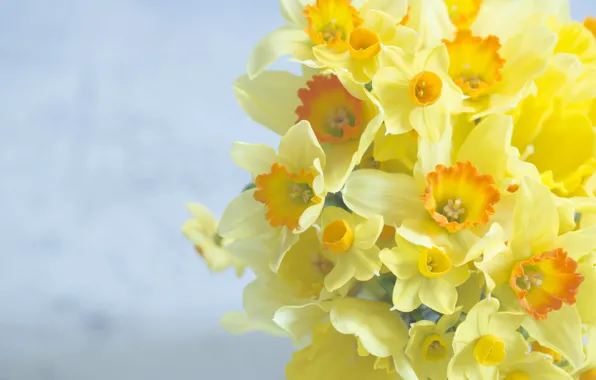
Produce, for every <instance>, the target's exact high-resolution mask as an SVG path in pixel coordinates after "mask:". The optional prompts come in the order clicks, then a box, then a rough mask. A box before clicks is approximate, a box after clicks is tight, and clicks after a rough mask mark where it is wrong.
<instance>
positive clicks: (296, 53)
mask: <svg viewBox="0 0 596 380" xmlns="http://www.w3.org/2000/svg"><path fill="white" fill-rule="evenodd" d="M280 8H281V13H282V16H283V18H284V20H285V22H286V25H285V26H283V27H281V28H279V29H277V30H275V31H273V32H271V33H270V34H268V35H267V36H265V37H264V38H263V39H262V40H261V41H259V43H258V44H257V46H256V48H255V49H254V51H253V53H252V55H251V57H250V59H249V61H248V64H247V72H248V76H249V77H251V78H254V77H256V76H258V75H259V74H260V73H262V72H263V71H264V70H265V69H266V68H267V67H268V66H269V65H271V64H272V63H273V62H275V61H276V60H277V59H278V58H280V57H282V56H284V55H291V56H293V57H294V58H295V59H297V60H299V61H303V62H309V63H310V64H313V65H317V63H316V62H314V61H315V57H314V55H313V48H314V47H318V46H326V47H329V48H330V49H333V50H334V51H337V52H342V51H348V50H349V49H350V47H352V49H354V50H356V51H357V52H361V54H363V55H367V54H370V52H371V51H374V50H375V49H376V48H375V47H374V46H370V47H372V49H370V50H369V49H366V48H364V46H362V45H360V44H361V43H367V41H369V39H367V38H365V39H362V38H361V37H362V36H361V35H360V34H361V33H360V32H361V30H360V29H358V28H360V27H361V26H362V24H363V22H364V20H366V19H367V15H368V13H369V12H371V11H373V10H374V11H381V12H383V13H385V14H387V15H388V16H390V17H391V18H392V19H393V20H397V21H395V22H396V23H398V22H399V21H400V20H402V18H403V17H404V16H405V15H406V12H407V2H406V1H404V0H397V1H391V2H379V1H375V0H366V1H354V2H353V1H352V0H316V1H315V0H282V1H280ZM356 29H358V30H357V31H356V33H355V35H354V36H352V32H353V31H354V30H356ZM375 33H376V32H375ZM369 42H370V41H369ZM372 45H374V43H373V44H372ZM367 47H368V46H367Z"/></svg>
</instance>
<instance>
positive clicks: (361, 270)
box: [320, 207, 383, 291]
mask: <svg viewBox="0 0 596 380" xmlns="http://www.w3.org/2000/svg"><path fill="white" fill-rule="evenodd" d="M320 224H321V230H322V241H323V246H324V247H325V249H326V251H327V256H334V258H333V260H332V261H333V262H334V263H335V265H334V266H333V268H332V269H331V270H330V272H329V274H327V276H326V277H325V288H327V290H329V291H334V290H336V289H339V288H341V287H342V286H344V285H345V284H347V283H348V281H350V280H351V279H352V278H355V279H356V280H358V281H367V280H370V279H371V278H372V277H373V276H374V275H375V274H376V275H378V274H379V270H380V269H381V259H380V258H379V248H378V247H377V246H376V245H375V243H376V242H377V239H378V238H379V236H380V234H381V232H382V230H383V218H381V217H373V218H371V219H369V220H364V219H362V218H359V217H357V216H356V215H354V214H351V213H349V212H347V211H345V210H343V209H341V208H339V207H326V208H325V209H324V210H323V213H322V214H321V223H320Z"/></svg>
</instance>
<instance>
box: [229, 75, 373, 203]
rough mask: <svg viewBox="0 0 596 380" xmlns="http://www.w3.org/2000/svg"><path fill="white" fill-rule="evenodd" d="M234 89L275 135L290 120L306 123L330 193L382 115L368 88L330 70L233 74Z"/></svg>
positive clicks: (251, 113)
mask: <svg viewBox="0 0 596 380" xmlns="http://www.w3.org/2000/svg"><path fill="white" fill-rule="evenodd" d="M234 91H235V93H236V98H237V99H238V101H239V103H240V105H241V106H242V108H243V109H244V110H245V111H246V112H247V113H248V115H249V116H251V117H252V118H253V119H254V120H255V121H257V122H258V123H261V124H262V125H264V126H265V127H267V128H269V129H271V130H272V131H274V132H276V133H278V134H280V135H284V134H285V133H286V132H287V131H288V129H289V128H290V126H292V125H294V123H295V122H296V121H301V120H306V121H308V122H309V123H310V125H311V126H312V128H313V131H314V133H315V136H316V137H317V140H318V141H319V144H320V145H321V147H322V148H323V150H324V151H325V154H326V156H327V165H326V166H325V168H324V174H325V182H326V186H327V189H328V190H329V191H330V192H337V191H339V190H341V188H342V186H343V184H344V182H345V180H346V178H347V176H348V174H349V173H350V172H351V171H352V169H353V168H354V166H356V165H357V164H358V163H359V162H360V161H361V160H362V157H363V156H364V155H365V153H366V150H367V149H368V147H369V146H370V144H371V142H372V141H373V139H374V137H375V135H376V133H377V131H378V130H379V127H380V126H381V123H382V120H383V113H382V111H381V109H380V107H379V105H378V102H376V100H375V99H374V98H372V96H371V95H370V94H369V93H368V91H366V90H365V89H364V88H362V87H360V86H357V85H355V84H354V83H353V82H351V81H350V80H349V79H348V78H346V77H345V76H341V75H339V76H338V75H335V74H333V73H326V72H318V71H315V70H309V69H305V72H304V74H303V75H302V76H296V75H293V74H290V73H286V72H281V71H266V72H264V73H263V74H262V75H261V76H259V77H257V78H255V79H254V80H250V79H248V77H247V76H243V77H241V78H239V79H238V80H236V83H235V84H234Z"/></svg>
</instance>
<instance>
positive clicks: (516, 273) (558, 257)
mask: <svg viewBox="0 0 596 380" xmlns="http://www.w3.org/2000/svg"><path fill="white" fill-rule="evenodd" d="M515 194H516V195H517V200H516V206H515V210H514V215H513V233H512V236H511V238H510V240H509V242H508V249H507V250H506V251H504V252H500V253H499V252H494V253H493V254H485V255H484V259H483V261H482V263H480V264H477V266H478V267H479V268H480V269H482V270H483V271H484V272H485V273H486V274H487V275H488V276H489V277H488V279H487V285H488V289H489V291H490V290H493V289H494V291H493V294H494V295H495V296H497V297H498V298H499V299H500V300H501V302H502V304H503V307H505V308H506V309H507V310H512V311H516V312H525V313H526V315H528V316H529V317H528V318H526V319H525V320H524V322H523V327H524V328H525V329H526V330H527V331H528V332H529V333H530V335H531V336H532V337H534V338H535V339H536V340H537V341H538V342H539V343H540V344H541V345H545V346H548V347H550V348H552V349H554V350H555V351H556V352H558V353H560V354H561V355H562V356H564V357H565V358H566V359H567V360H569V361H570V362H571V363H572V364H573V365H574V366H576V367H577V366H579V365H581V363H582V361H583V353H582V351H583V350H582V344H581V319H582V314H584V313H585V315H586V318H589V317H588V316H590V317H592V318H593V315H594V314H593V311H592V309H593V307H592V306H591V305H592V304H593V303H592V302H591V301H590V300H588V298H589V297H591V294H592V292H591V291H590V289H589V288H587V287H584V286H583V282H584V281H585V278H586V277H589V278H590V279H591V281H594V280H593V279H594V276H595V271H596V269H595V268H594V267H593V266H592V263H593V261H592V259H591V256H590V253H591V252H592V251H593V250H594V249H595V248H596V240H594V239H593V238H588V236H594V233H596V229H594V227H590V228H587V229H581V230H577V231H571V232H567V233H564V234H561V235H560V234H559V214H558V211H557V205H556V204H555V201H554V197H553V196H552V195H551V193H550V192H549V190H548V188H546V187H545V186H544V185H542V184H540V183H538V182H535V181H532V180H528V179H525V180H524V181H523V182H522V184H521V186H520V188H519V190H518V191H517V192H516V193H515ZM583 260H586V261H585V263H586V265H580V264H579V263H580V262H583ZM584 292H585V294H584ZM580 294H582V297H586V298H584V299H582V301H583V302H582V304H583V305H582V308H581V309H580V308H579V305H576V303H577V301H578V297H579V295H580ZM563 321H564V322H563Z"/></svg>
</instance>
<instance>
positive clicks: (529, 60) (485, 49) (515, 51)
mask: <svg viewBox="0 0 596 380" xmlns="http://www.w3.org/2000/svg"><path fill="white" fill-rule="evenodd" d="M555 43H556V37H555V35H554V34H553V33H552V32H551V31H550V30H549V29H548V28H547V27H545V26H541V25H535V26H532V27H530V28H527V29H524V30H523V31H520V33H519V34H516V35H514V36H512V37H511V38H509V39H507V40H506V41H500V40H499V38H498V37H496V36H493V35H489V36H487V37H480V36H478V35H474V34H472V32H471V31H470V30H458V31H457V33H456V34H455V36H454V37H453V38H452V39H447V40H445V44H446V46H447V51H448V52H449V59H450V65H449V75H450V76H451V78H452V79H453V80H454V81H455V83H456V84H457V85H458V86H459V87H460V88H461V90H462V91H463V93H464V95H466V97H467V99H466V103H465V104H466V105H467V106H470V107H472V108H474V109H475V110H476V112H477V114H476V116H475V117H480V116H483V115H486V114H489V113H495V112H504V111H507V110H510V109H512V108H514V107H515V106H516V105H517V104H518V103H519V102H520V101H521V100H522V99H523V98H525V97H526V96H528V94H529V93H530V91H531V90H532V89H533V87H532V86H533V82H532V81H533V80H534V79H535V78H536V77H538V75H540V74H541V73H542V72H543V71H544V69H545V68H546V65H547V63H548V59H549V58H550V57H551V55H552V51H553V49H554V47H555Z"/></svg>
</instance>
